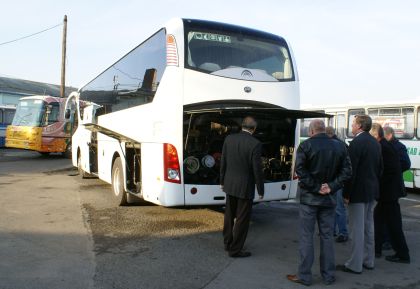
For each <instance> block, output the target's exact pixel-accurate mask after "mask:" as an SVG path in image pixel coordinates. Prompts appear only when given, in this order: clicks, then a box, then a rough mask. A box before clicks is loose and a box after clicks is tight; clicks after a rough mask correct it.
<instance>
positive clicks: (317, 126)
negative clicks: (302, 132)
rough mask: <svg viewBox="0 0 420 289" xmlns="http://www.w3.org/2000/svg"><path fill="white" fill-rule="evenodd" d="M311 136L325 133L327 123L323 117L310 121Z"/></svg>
mask: <svg viewBox="0 0 420 289" xmlns="http://www.w3.org/2000/svg"><path fill="white" fill-rule="evenodd" d="M308 130H309V131H308V132H309V136H310V137H311V136H314V135H317V134H319V133H325V123H324V121H323V120H321V119H314V120H312V121H311V122H310V123H309V128H308Z"/></svg>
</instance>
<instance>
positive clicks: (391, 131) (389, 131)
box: [384, 126, 395, 141]
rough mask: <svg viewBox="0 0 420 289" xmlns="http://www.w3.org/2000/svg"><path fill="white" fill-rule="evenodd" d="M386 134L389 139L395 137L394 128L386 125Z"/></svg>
mask: <svg viewBox="0 0 420 289" xmlns="http://www.w3.org/2000/svg"><path fill="white" fill-rule="evenodd" d="M384 136H385V139H386V140H387V141H391V140H393V139H394V138H395V132H394V129H393V128H392V127H390V126H387V127H384Z"/></svg>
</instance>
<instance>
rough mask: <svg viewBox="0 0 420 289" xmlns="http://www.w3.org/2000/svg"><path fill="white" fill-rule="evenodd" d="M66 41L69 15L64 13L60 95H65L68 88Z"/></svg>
mask: <svg viewBox="0 0 420 289" xmlns="http://www.w3.org/2000/svg"><path fill="white" fill-rule="evenodd" d="M66 42H67V15H64V23H63V44H62V51H61V87H60V96H61V97H64V96H65V94H64V92H65V89H66Z"/></svg>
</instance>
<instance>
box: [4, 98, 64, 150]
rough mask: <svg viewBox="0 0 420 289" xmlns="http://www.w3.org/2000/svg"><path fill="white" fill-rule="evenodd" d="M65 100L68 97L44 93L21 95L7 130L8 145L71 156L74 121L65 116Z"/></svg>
mask: <svg viewBox="0 0 420 289" xmlns="http://www.w3.org/2000/svg"><path fill="white" fill-rule="evenodd" d="M65 102H66V99H65V98H59V97H53V96H45V95H36V96H28V97H23V98H21V99H20V100H19V103H18V106H17V109H16V114H15V116H14V118H13V122H12V124H11V125H9V126H8V127H7V130H6V147H9V148H19V149H27V150H33V151H37V152H39V153H41V154H43V155H48V154H50V153H62V154H63V155H65V156H67V157H70V154H71V134H70V131H71V122H70V121H66V120H65V119H64V106H65Z"/></svg>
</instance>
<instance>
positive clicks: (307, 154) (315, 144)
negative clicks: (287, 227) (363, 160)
mask: <svg viewBox="0 0 420 289" xmlns="http://www.w3.org/2000/svg"><path fill="white" fill-rule="evenodd" d="M309 136H310V138H309V139H307V140H305V141H304V142H302V143H301V144H300V145H299V148H298V149H297V153H296V174H297V175H298V177H299V187H298V190H299V195H300V207H299V219H300V226H299V227H300V228H299V230H300V238H299V254H300V262H299V268H298V274H297V275H287V279H288V280H290V281H292V282H295V283H301V284H304V285H310V284H311V283H312V272H311V268H312V264H313V262H314V240H313V238H314V231H315V222H318V228H319V237H320V247H321V254H320V257H319V260H320V267H321V268H320V269H321V275H322V279H323V280H324V283H325V284H327V285H329V284H332V283H334V282H335V253H334V236H333V235H334V221H335V206H336V203H337V196H336V195H335V193H336V192H337V191H338V190H340V189H341V188H342V187H343V183H344V182H345V181H347V180H348V179H350V177H351V164H350V158H349V155H348V152H347V148H346V145H345V144H344V143H343V142H341V141H338V140H335V139H331V138H330V137H329V136H328V135H327V134H326V133H325V124H324V122H323V121H322V120H320V119H315V120H313V121H311V123H310V125H309Z"/></svg>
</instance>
